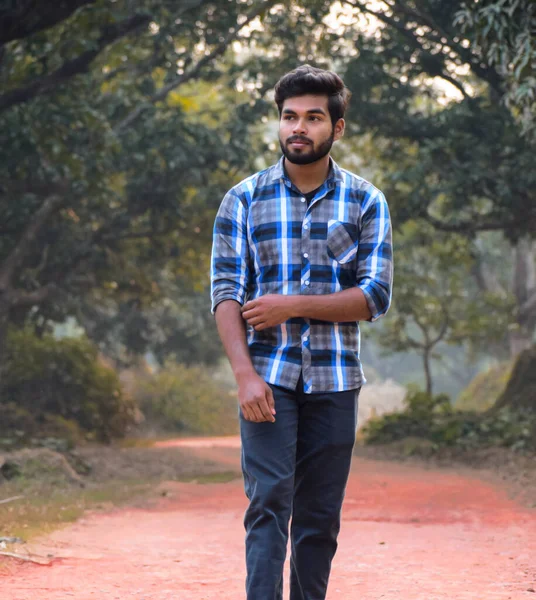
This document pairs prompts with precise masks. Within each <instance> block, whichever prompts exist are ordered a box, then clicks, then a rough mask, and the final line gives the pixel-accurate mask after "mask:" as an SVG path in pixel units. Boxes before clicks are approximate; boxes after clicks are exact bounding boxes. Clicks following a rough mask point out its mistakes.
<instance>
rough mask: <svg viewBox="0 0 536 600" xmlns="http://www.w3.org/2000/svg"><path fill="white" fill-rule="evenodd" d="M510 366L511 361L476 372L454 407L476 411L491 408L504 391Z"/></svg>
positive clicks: (510, 369)
mask: <svg viewBox="0 0 536 600" xmlns="http://www.w3.org/2000/svg"><path fill="white" fill-rule="evenodd" d="M512 367H513V363H512V362H505V363H500V364H498V365H494V366H492V367H489V369H486V370H485V371H481V372H480V373H478V374H477V375H476V376H475V377H474V379H473V380H472V381H471V383H469V385H468V386H467V387H466V388H465V389H464V390H462V392H461V393H460V395H459V396H458V398H457V399H456V408H457V409H459V410H470V411H476V412H483V411H485V410H487V409H488V408H491V407H492V406H493V405H494V404H495V402H496V401H497V399H498V398H499V396H500V395H501V394H502V392H503V391H504V389H505V387H506V384H507V383H508V380H509V379H510V375H511V374H512Z"/></svg>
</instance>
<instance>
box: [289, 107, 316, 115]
mask: <svg viewBox="0 0 536 600" xmlns="http://www.w3.org/2000/svg"><path fill="white" fill-rule="evenodd" d="M305 112H306V113H307V114H313V113H319V114H321V115H325V114H326V111H325V110H324V109H323V108H320V107H318V108H310V109H309V110H307V111H305ZM283 114H292V115H295V114H296V111H295V110H292V109H291V108H285V109H283Z"/></svg>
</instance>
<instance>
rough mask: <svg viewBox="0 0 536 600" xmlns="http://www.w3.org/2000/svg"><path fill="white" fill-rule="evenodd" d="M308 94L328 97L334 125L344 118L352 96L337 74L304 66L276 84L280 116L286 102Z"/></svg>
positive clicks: (284, 76) (276, 100)
mask: <svg viewBox="0 0 536 600" xmlns="http://www.w3.org/2000/svg"><path fill="white" fill-rule="evenodd" d="M307 94H314V95H316V96H327V97H328V110H329V116H330V117H331V123H332V124H333V125H335V123H336V122H337V121H338V120H339V119H342V118H343V117H344V113H345V111H346V107H347V106H348V101H349V100H350V96H351V95H352V93H351V92H350V90H349V89H348V88H347V87H346V86H345V85H344V82H343V80H342V79H341V78H340V77H339V76H338V75H337V74H336V73H333V72H332V71H324V69H318V68H317V67H312V66H311V65H302V66H301V67H298V68H296V69H294V70H293V71H290V73H287V74H286V75H283V77H281V79H280V80H279V81H278V82H277V83H276V84H275V102H276V104H277V108H278V109H279V116H281V111H282V110H283V103H284V102H285V100H288V99H289V98H295V97H296V96H305V95H307Z"/></svg>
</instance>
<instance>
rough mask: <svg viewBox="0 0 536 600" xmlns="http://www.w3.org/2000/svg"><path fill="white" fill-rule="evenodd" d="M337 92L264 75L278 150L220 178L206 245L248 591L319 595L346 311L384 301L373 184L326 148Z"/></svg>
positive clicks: (265, 597)
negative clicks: (231, 405) (241, 505)
mask: <svg viewBox="0 0 536 600" xmlns="http://www.w3.org/2000/svg"><path fill="white" fill-rule="evenodd" d="M349 96H350V93H349V91H348V90H347V88H346V87H345V86H344V83H343V82H342V80H341V79H340V78H339V77H338V76H337V75H336V74H335V73H332V72H329V71H323V70H321V69H316V68H313V67H311V66H308V65H305V66H302V67H299V68H297V69H295V70H294V71H292V72H290V73H288V74H286V75H285V76H284V77H282V78H281V79H280V80H279V82H278V83H277V85H276V88H275V101H276V103H277V106H278V109H279V115H280V125H279V141H280V144H281V150H282V152H283V157H282V158H281V160H280V161H279V162H278V163H277V164H276V165H274V166H272V167H270V168H268V169H266V170H264V171H261V172H259V173H256V174H255V175H253V176H251V177H249V178H248V179H246V180H244V181H242V182H241V183H239V184H238V185H236V186H235V187H234V188H232V189H231V190H230V191H229V192H228V193H227V195H226V196H225V198H224V199H223V202H222V204H221V206H220V209H219V211H218V214H217V217H216V222H215V225H214V245H213V251H212V267H211V282H212V290H211V292H212V312H213V313H214V314H215V316H216V322H217V326H218V331H219V334H220V337H221V339H222V342H223V345H224V348H225V351H226V353H227V356H228V357H229V361H230V363H231V366H232V369H233V372H234V375H235V377H236V381H237V384H238V399H239V404H240V433H241V439H242V470H243V474H244V484H245V491H246V495H247V497H248V499H249V501H250V503H249V507H248V509H247V511H246V514H245V519H244V524H245V528H246V565H247V581H246V591H247V598H248V600H274V599H276V600H281V598H282V587H283V564H284V561H285V555H286V546H287V540H288V525H289V520H290V517H291V516H292V525H291V531H290V537H291V563H290V567H291V574H290V598H291V600H322V599H324V598H325V596H326V590H327V584H328V578H329V573H330V567H331V561H332V559H333V556H334V554H335V551H336V549H337V535H338V532H339V527H340V512H341V507H342V501H343V497H344V492H345V488H346V483H347V479H348V474H349V470H350V461H351V455H352V448H353V446H354V442H355V432H356V424H357V398H358V395H359V391H360V388H361V385H362V384H363V383H364V382H365V379H364V376H363V371H362V368H361V363H360V360H359V345H360V342H359V325H358V322H359V321H374V320H376V319H377V318H378V317H380V316H381V315H383V314H385V313H386V312H387V310H388V308H389V305H390V302H391V283H392V251H391V225H390V220H389V211H388V208H387V204H386V201H385V198H384V196H383V194H382V193H381V192H380V191H379V190H378V189H376V188H375V187H374V186H373V185H371V184H370V183H369V182H367V181H365V180H364V179H362V178H361V177H358V176H356V175H354V174H352V173H350V172H348V171H345V170H344V169H341V168H340V167H339V166H338V165H337V164H336V163H335V162H334V161H333V160H332V159H331V158H330V155H329V153H330V150H331V146H332V144H333V142H334V141H336V140H338V139H340V138H341V137H342V136H343V134H344V125H345V123H344V119H343V117H344V112H345V109H346V106H347V103H348V99H349Z"/></svg>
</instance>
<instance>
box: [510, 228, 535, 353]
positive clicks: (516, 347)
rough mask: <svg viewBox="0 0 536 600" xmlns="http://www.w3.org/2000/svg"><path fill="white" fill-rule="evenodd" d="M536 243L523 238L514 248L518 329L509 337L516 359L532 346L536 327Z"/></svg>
mask: <svg viewBox="0 0 536 600" xmlns="http://www.w3.org/2000/svg"><path fill="white" fill-rule="evenodd" d="M535 262H536V242H535V241H534V240H532V239H529V238H522V239H520V240H518V241H517V243H516V245H515V246H514V247H513V263H514V269H513V277H512V291H513V293H514V296H515V298H516V303H517V307H518V310H517V319H516V321H517V323H516V325H517V327H516V329H514V330H513V331H511V332H510V333H509V335H508V340H509V343H510V356H511V357H512V358H515V357H516V356H518V355H519V354H520V353H521V352H523V351H524V350H528V349H529V348H530V347H531V345H532V336H533V332H534V328H535V327H536V302H535V301H534V296H535V295H536V267H535Z"/></svg>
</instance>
